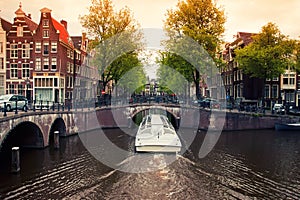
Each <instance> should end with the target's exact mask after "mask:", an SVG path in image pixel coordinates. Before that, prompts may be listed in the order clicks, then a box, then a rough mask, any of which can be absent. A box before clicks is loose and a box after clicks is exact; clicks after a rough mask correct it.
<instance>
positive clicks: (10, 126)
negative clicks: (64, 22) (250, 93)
mask: <svg viewBox="0 0 300 200" xmlns="http://www.w3.org/2000/svg"><path fill="white" fill-rule="evenodd" d="M151 112H152V113H153V112H154V113H155V112H159V113H161V112H166V114H167V115H168V117H169V118H171V122H172V123H173V125H174V126H176V127H177V128H178V127H179V126H180V127H188V128H195V129H206V130H207V129H209V128H213V129H214V128H216V129H222V130H245V129H263V128H274V123H275V122H278V121H282V120H283V118H282V117H278V116H255V115H252V114H251V113H250V114H246V113H237V112H236V113H234V112H226V111H224V110H219V111H214V112H212V110H207V109H199V108H196V107H193V106H188V105H174V104H164V105H163V104H136V105H119V106H108V107H102V108H96V109H95V108H90V109H88V108H84V109H80V110H79V109H78V110H71V111H36V112H23V113H21V112H19V113H18V114H16V115H14V114H12V115H11V114H10V115H9V116H7V117H0V148H1V147H3V146H5V144H9V145H10V146H12V145H13V146H20V147H34V148H44V147H47V146H49V144H50V143H51V141H53V139H54V132H55V131H59V133H60V136H69V135H73V134H77V133H79V132H84V131H89V130H94V129H99V128H116V127H131V126H132V125H133V123H132V122H136V121H137V118H138V117H139V118H141V117H143V116H144V115H146V114H148V113H151ZM224 113H225V114H224ZM288 119H289V120H290V121H291V119H290V118H288ZM292 120H294V121H295V120H299V119H298V118H297V119H292ZM137 124H138V123H137ZM10 146H8V148H9V147H10Z"/></svg>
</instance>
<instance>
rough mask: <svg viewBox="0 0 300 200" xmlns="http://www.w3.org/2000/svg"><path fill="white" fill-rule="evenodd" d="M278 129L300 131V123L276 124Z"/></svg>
mask: <svg viewBox="0 0 300 200" xmlns="http://www.w3.org/2000/svg"><path fill="white" fill-rule="evenodd" d="M275 130H276V131H300V124H282V123H276V124H275Z"/></svg>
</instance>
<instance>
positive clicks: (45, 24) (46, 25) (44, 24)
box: [43, 19, 49, 27]
mask: <svg viewBox="0 0 300 200" xmlns="http://www.w3.org/2000/svg"><path fill="white" fill-rule="evenodd" d="M43 26H44V27H49V20H48V19H44V20H43Z"/></svg>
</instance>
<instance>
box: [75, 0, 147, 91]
mask: <svg viewBox="0 0 300 200" xmlns="http://www.w3.org/2000/svg"><path fill="white" fill-rule="evenodd" d="M80 20H81V23H82V26H83V27H84V28H86V29H87V32H88V34H89V37H91V38H92V39H91V41H92V42H91V43H90V49H91V55H92V59H91V61H90V64H92V65H94V66H97V67H98V72H99V75H100V77H99V79H101V80H102V82H103V84H104V86H106V85H107V83H108V82H109V81H114V82H115V83H116V82H118V80H119V79H120V78H121V77H122V76H123V75H124V74H125V73H127V72H128V71H129V70H131V69H132V68H134V67H139V66H140V61H139V60H138V51H140V50H141V49H142V48H143V43H142V42H141V41H142V33H141V32H140V31H139V25H138V23H137V22H136V21H135V20H134V19H133V17H132V15H131V13H130V10H129V9H128V8H123V9H121V10H119V11H114V8H113V5H112V1H111V0H92V5H91V6H90V7H89V13H88V14H87V15H84V16H82V17H80ZM139 72H143V71H139ZM138 77H140V76H138Z"/></svg>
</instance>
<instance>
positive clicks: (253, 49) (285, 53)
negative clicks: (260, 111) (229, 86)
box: [235, 23, 296, 103]
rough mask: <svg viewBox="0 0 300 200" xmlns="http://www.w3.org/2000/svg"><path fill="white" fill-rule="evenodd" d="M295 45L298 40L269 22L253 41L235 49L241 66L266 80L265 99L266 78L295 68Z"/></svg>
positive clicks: (252, 74)
mask: <svg viewBox="0 0 300 200" xmlns="http://www.w3.org/2000/svg"><path fill="white" fill-rule="evenodd" d="M295 47H296V41H294V40H290V39H288V37H287V36H285V35H283V34H282V33H281V32H280V30H279V29H278V27H277V26H276V25H275V24H274V23H268V24H267V25H265V26H263V27H262V29H261V32H260V33H259V34H257V35H255V36H253V42H252V43H250V44H249V45H247V46H246V47H244V48H240V49H237V50H235V54H236V57H235V59H236V61H237V62H238V66H239V68H241V69H242V70H243V71H244V73H246V74H249V75H250V76H252V77H256V78H261V79H263V80H264V81H263V83H264V84H263V90H262V91H263V94H261V95H262V96H261V98H262V99H263V100H264V96H265V90H264V88H265V81H266V79H272V78H275V77H279V76H280V74H282V73H284V71H285V69H288V68H294V69H295V67H296V64H295V59H294V58H295V55H294V52H295V51H294V50H295ZM263 103H264V102H263Z"/></svg>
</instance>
